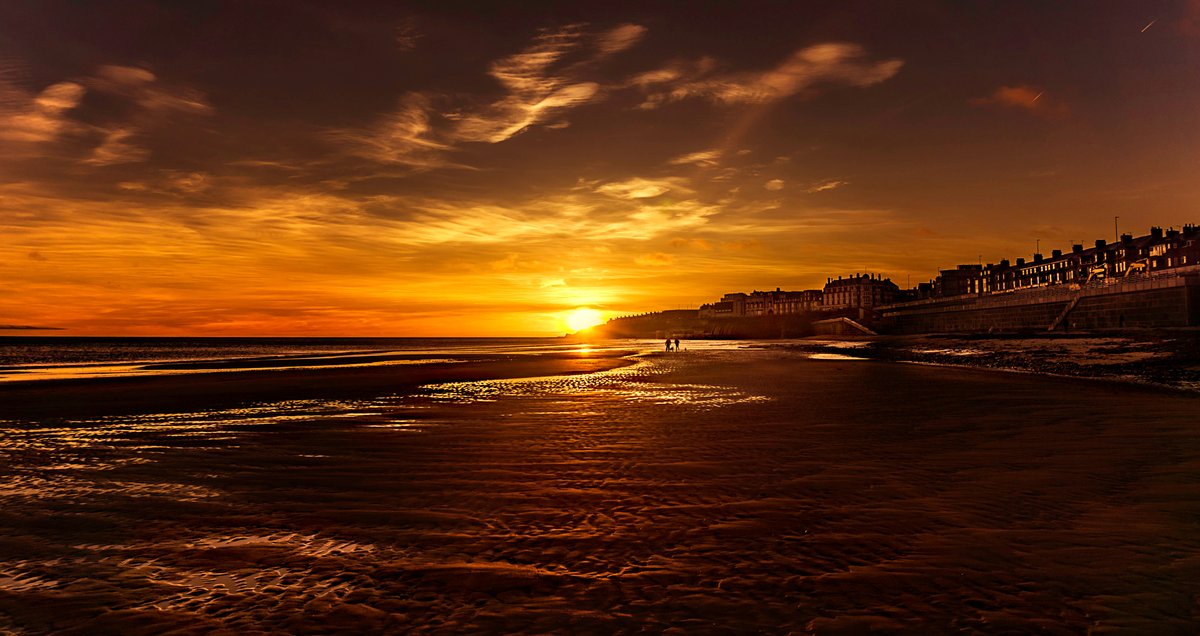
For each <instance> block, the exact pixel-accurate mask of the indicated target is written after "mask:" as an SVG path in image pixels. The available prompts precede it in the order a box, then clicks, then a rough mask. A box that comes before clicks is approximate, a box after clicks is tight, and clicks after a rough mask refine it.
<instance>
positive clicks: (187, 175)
mask: <svg viewBox="0 0 1200 636" xmlns="http://www.w3.org/2000/svg"><path fill="white" fill-rule="evenodd" d="M167 184H168V185H169V187H170V188H171V189H173V190H176V191H178V192H182V193H184V194H195V193H197V192H203V191H205V190H207V189H209V187H211V186H212V179H211V178H210V177H209V176H208V175H206V174H204V173H203V172H174V171H172V172H169V173H168V174H167Z"/></svg>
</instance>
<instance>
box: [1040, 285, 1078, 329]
mask: <svg viewBox="0 0 1200 636" xmlns="http://www.w3.org/2000/svg"><path fill="white" fill-rule="evenodd" d="M1080 298H1083V289H1080V290H1079V291H1077V292H1075V295H1073V296H1071V302H1068V303H1067V306H1066V307H1064V308H1063V310H1062V313H1060V314H1058V317H1057V318H1055V319H1054V320H1053V321H1051V322H1050V326H1049V327H1047V328H1046V331H1054V330H1055V329H1058V327H1059V325H1061V324H1062V322H1063V321H1064V320H1066V318H1067V314H1069V313H1071V310H1072V309H1074V308H1075V305H1078V304H1079V299H1080Z"/></svg>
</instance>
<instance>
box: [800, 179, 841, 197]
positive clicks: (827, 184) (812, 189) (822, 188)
mask: <svg viewBox="0 0 1200 636" xmlns="http://www.w3.org/2000/svg"><path fill="white" fill-rule="evenodd" d="M849 184H850V182H849V181H839V180H836V179H830V180H829V181H821V182H818V183H814V184H812V185H811V186H809V187H807V188H805V190H804V191H805V192H807V193H809V194H816V193H818V192H828V191H830V190H837V189H838V188H840V187H842V186H845V185H849Z"/></svg>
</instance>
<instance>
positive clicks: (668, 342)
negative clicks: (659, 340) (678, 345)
mask: <svg viewBox="0 0 1200 636" xmlns="http://www.w3.org/2000/svg"><path fill="white" fill-rule="evenodd" d="M670 350H671V339H670V338H667V351H670Z"/></svg>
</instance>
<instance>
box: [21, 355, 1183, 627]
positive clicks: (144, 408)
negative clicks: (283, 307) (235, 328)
mask: <svg viewBox="0 0 1200 636" xmlns="http://www.w3.org/2000/svg"><path fill="white" fill-rule="evenodd" d="M613 351H616V350H615V349H614V350H613ZM21 384H22V383H12V384H11V385H8V386H0V400H3V404H4V407H3V408H4V412H3V417H4V418H5V419H7V420H9V421H8V422H6V423H5V424H4V427H3V430H2V431H0V453H2V460H3V461H2V462H0V471H2V472H3V478H2V479H0V484H2V485H0V502H2V505H0V633H5V632H12V633H49V632H55V633H75V634H94V633H123V634H132V633H145V634H157V633H166V632H172V633H210V632H213V631H230V632H234V631H236V632H243V633H267V632H289V633H302V632H316V631H321V632H343V633H379V632H392V633H403V632H418V633H420V632H440V633H463V632H494V633H503V632H507V633H513V632H535V633H547V632H555V633H628V632H641V631H648V632H655V633H657V632H666V631H674V632H675V633H712V632H717V633H731V632H754V631H763V632H768V633H787V632H790V631H795V632H799V633H806V632H812V633H822V634H825V633H829V634H834V633H863V632H866V631H869V630H878V631H881V632H884V633H888V632H892V633H896V632H899V633H950V632H962V631H967V632H984V633H1005V632H1007V633H1030V632H1043V631H1044V632H1047V633H1062V634H1073V633H1087V632H1094V633H1106V632H1112V633H1131V632H1132V633H1155V634H1169V633H1180V634H1184V633H1194V631H1195V629H1196V625H1197V624H1198V621H1200V604H1198V602H1197V599H1198V598H1200V550H1198V548H1200V533H1197V532H1196V524H1197V522H1198V521H1200V477H1198V476H1200V431H1198V430H1197V428H1196V422H1197V418H1196V413H1197V407H1198V406H1200V396H1196V395H1194V394H1190V393H1186V392H1182V391H1171V390H1165V389H1161V388H1152V387H1144V386H1136V385H1129V384H1121V383H1114V382H1097V381H1092V380H1084V379H1072V378H1060V377H1048V376H1044V375H1037V374H1013V373H1000V372H995V371H986V370H972V369H963V368H948V367H939V366H932V365H915V364H901V363H894V362H881V361H867V360H852V359H824V360H814V359H812V358H811V357H809V356H807V355H805V354H803V353H801V352H797V351H790V350H786V349H779V348H747V347H741V346H729V347H726V348H721V347H713V348H710V349H705V348H700V347H696V348H693V349H691V350H688V351H683V352H677V353H673V354H663V353H661V352H657V351H655V352H650V351H648V350H641V351H640V352H638V353H636V355H635V354H632V353H631V352H629V351H622V352H619V353H606V354H586V353H573V354H556V355H551V356H528V357H523V358H518V359H497V358H496V357H495V356H492V357H490V358H488V359H486V360H483V359H480V360H475V361H468V362H457V363H454V364H449V363H446V364H440V365H439V364H436V363H435V364H426V365H415V366H408V365H396V366H377V367H365V368H364V367H357V368H355V367H350V368H329V369H303V370H295V369H290V370H289V369H284V370H269V371H267V370H262V371H245V372H241V371H239V372H231V373H217V374H209V375H177V376H164V377H153V378H133V379H111V380H83V381H56V382H43V383H24V384H25V385H24V386H21Z"/></svg>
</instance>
